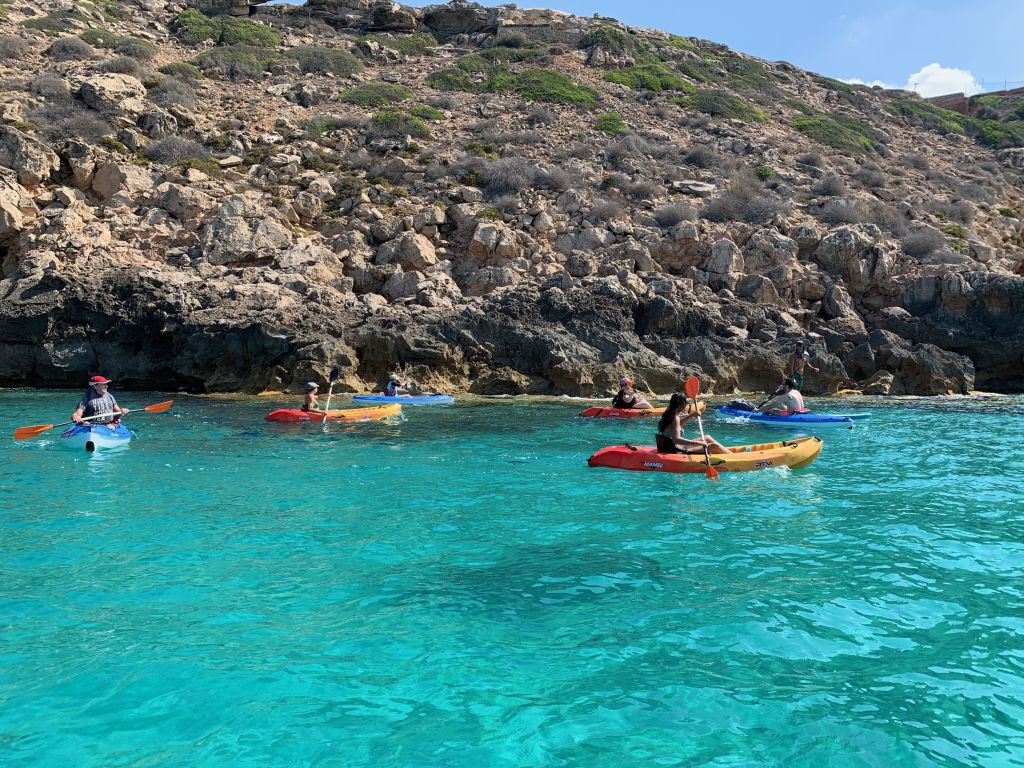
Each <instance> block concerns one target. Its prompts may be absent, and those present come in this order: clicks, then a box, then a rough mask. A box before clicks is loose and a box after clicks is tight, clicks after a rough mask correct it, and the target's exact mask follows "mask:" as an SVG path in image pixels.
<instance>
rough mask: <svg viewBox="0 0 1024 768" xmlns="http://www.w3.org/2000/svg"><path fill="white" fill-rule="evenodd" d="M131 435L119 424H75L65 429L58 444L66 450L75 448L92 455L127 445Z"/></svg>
mask: <svg viewBox="0 0 1024 768" xmlns="http://www.w3.org/2000/svg"><path fill="white" fill-rule="evenodd" d="M131 439H132V433H131V432H129V431H128V428H127V427H126V426H125V425H124V424H122V423H121V422H114V423H111V424H76V425H75V426H73V427H70V428H68V429H65V430H64V432H63V433H61V436H60V444H61V445H63V446H65V447H67V448H77V449H78V450H82V449H83V448H84V449H85V450H86V451H89V452H90V453H92V452H93V451H98V450H100V449H107V448H116V447H118V446H122V445H128V443H129V441H130V440H131Z"/></svg>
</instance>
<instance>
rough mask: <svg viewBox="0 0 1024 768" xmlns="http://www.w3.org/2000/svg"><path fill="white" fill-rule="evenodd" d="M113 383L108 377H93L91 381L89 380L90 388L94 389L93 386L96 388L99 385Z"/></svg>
mask: <svg viewBox="0 0 1024 768" xmlns="http://www.w3.org/2000/svg"><path fill="white" fill-rule="evenodd" d="M111 383H113V382H112V381H111V380H110V379H108V378H107V377H106V376H93V377H92V378H91V379H89V386H90V387H93V386H95V385H97V384H111Z"/></svg>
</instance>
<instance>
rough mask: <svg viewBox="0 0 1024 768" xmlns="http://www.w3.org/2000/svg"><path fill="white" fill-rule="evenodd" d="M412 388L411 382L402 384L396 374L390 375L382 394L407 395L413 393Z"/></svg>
mask: <svg viewBox="0 0 1024 768" xmlns="http://www.w3.org/2000/svg"><path fill="white" fill-rule="evenodd" d="M413 388H414V387H413V385H411V384H410V385H409V386H406V385H404V384H402V382H401V381H400V380H399V378H398V377H397V376H391V377H390V378H389V379H388V383H387V385H385V387H384V394H385V395H387V396H388V397H408V396H410V395H414V394H415V392H413Z"/></svg>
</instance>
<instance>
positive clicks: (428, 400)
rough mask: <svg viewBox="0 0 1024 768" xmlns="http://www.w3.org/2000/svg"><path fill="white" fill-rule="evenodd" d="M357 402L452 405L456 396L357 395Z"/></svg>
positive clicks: (355, 398)
mask: <svg viewBox="0 0 1024 768" xmlns="http://www.w3.org/2000/svg"><path fill="white" fill-rule="evenodd" d="M352 400H353V402H356V403H399V404H401V405H451V404H452V403H454V402H455V398H454V397H452V396H451V395H396V396H394V397H391V396H388V395H355V396H354V397H353V398H352Z"/></svg>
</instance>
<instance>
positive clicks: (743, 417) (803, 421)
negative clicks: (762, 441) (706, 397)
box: [715, 405, 871, 429]
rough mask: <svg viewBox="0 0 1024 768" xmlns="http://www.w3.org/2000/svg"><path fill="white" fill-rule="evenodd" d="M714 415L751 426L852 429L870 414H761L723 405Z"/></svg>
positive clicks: (868, 417)
mask: <svg viewBox="0 0 1024 768" xmlns="http://www.w3.org/2000/svg"><path fill="white" fill-rule="evenodd" d="M715 413H716V414H718V415H719V416H721V417H723V418H726V419H737V420H740V421H744V422H749V423H752V424H763V425H764V426H767V427H812V426H813V427H839V428H840V429H853V426H854V423H855V422H857V421H863V420H864V419H870V418H871V414H870V413H851V414H838V413H811V412H807V413H787V414H784V415H783V414H774V413H761V412H759V411H741V410H738V409H736V408H730V407H729V406H727V405H723V406H721V407H720V408H717V409H716V410H715Z"/></svg>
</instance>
